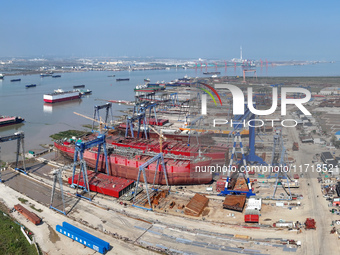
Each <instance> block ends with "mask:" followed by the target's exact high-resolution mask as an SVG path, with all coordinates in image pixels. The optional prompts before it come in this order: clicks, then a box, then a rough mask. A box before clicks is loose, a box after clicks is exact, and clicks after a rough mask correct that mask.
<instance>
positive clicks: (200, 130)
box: [0, 76, 340, 254]
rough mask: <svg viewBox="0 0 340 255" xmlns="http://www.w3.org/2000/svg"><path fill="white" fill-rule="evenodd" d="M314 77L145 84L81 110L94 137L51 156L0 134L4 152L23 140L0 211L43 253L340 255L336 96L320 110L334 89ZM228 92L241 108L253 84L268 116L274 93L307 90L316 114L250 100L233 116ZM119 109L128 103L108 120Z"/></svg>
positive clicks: (7, 172)
mask: <svg viewBox="0 0 340 255" xmlns="http://www.w3.org/2000/svg"><path fill="white" fill-rule="evenodd" d="M322 79H326V78H322ZM273 81H275V82H276V83H273ZM319 82H320V81H315V84H312V82H311V81H308V86H307V85H305V84H306V83H305V79H304V78H293V77H292V78H286V77H285V78H282V79H281V80H280V78H278V77H277V78H257V79H255V78H253V77H245V78H242V77H226V76H221V77H201V78H190V77H184V78H182V79H179V80H176V81H173V82H168V83H156V84H152V83H150V81H148V80H146V81H145V85H144V86H138V87H136V88H135V91H131V93H134V92H135V93H136V96H135V100H134V101H124V100H110V102H106V103H103V104H102V105H96V106H95V107H94V113H93V112H89V113H88V114H87V115H84V114H79V113H76V114H77V115H78V116H76V115H75V117H76V118H84V122H87V124H89V125H91V127H92V130H90V129H89V130H88V132H83V133H81V134H80V133H78V134H75V133H72V131H69V132H64V133H63V134H62V135H64V136H60V135H59V136H58V137H56V138H55V141H54V145H50V146H48V147H47V148H46V150H44V151H32V150H30V149H29V148H30V145H29V144H25V146H24V145H23V144H24V139H25V135H24V133H20V132H18V133H15V134H14V135H11V136H1V137H0V142H1V146H2V148H4V147H5V146H6V143H5V142H9V141H12V140H15V141H17V144H18V146H17V156H18V158H17V161H15V162H12V163H10V162H7V163H6V164H3V166H2V171H1V177H0V179H1V182H2V183H1V184H0V192H1V193H2V194H7V195H6V196H2V198H1V203H3V204H4V205H6V206H7V208H9V212H7V213H8V215H10V216H11V217H13V218H14V219H16V220H17V221H19V222H21V223H22V224H23V223H24V225H25V226H26V227H27V228H29V229H30V230H31V231H32V232H33V233H34V240H35V242H36V243H38V244H39V247H40V249H41V250H42V251H43V252H45V253H46V254H50V253H51V252H52V251H56V250H57V251H58V253H60V254H68V250H69V249H70V247H72V249H74V250H76V251H77V254H88V253H89V252H90V251H89V249H94V250H95V251H97V252H99V253H108V254H110V253H113V254H116V253H121V252H125V253H137V252H138V253H141V254H144V253H145V254H150V252H156V253H157V252H158V253H164V254H202V253H209V252H212V251H213V252H214V253H217V254H220V253H221V254H222V253H224V254H226V253H227V254H234V253H235V254H236V253H245V254H291V253H293V254H294V253H296V254H311V253H312V250H314V249H316V247H317V249H319V250H320V251H325V250H326V249H327V250H328V251H329V249H331V250H333V251H334V252H336V251H337V250H338V249H339V246H340V242H339V240H338V239H339V237H340V227H339V226H340V218H339V217H340V210H338V205H339V197H340V182H339V176H340V173H339V168H338V164H339V161H340V160H339V159H340V154H339V151H338V149H336V146H339V144H338V142H337V141H336V139H338V136H339V135H338V132H337V131H338V130H339V129H338V123H337V121H336V119H337V118H336V117H335V118H334V117H332V112H334V114H337V112H338V111H337V110H336V109H337V107H338V106H339V102H340V101H339V100H340V97H339V94H334V91H333V94H332V96H331V97H327V101H325V100H324V96H323V94H324V93H327V91H328V90H330V89H329V88H327V87H326V85H325V88H320V84H319ZM324 82H325V83H327V82H328V85H329V83H330V82H334V79H333V78H332V79H330V80H328V81H324ZM335 82H337V81H335ZM226 85H227V86H229V85H234V86H236V87H237V88H239V89H240V90H241V91H242V92H243V93H244V94H245V102H247V101H246V100H247V97H249V95H248V94H247V92H248V93H249V90H248V91H247V88H248V87H249V86H251V87H252V88H253V95H252V96H253V103H254V105H256V109H261V110H265V109H269V108H270V107H271V105H272V95H273V91H275V90H277V89H279V90H280V91H282V88H287V89H289V87H303V88H305V89H306V90H305V91H307V92H308V91H310V92H311V100H309V101H308V102H307V103H305V104H304V106H305V107H306V109H307V110H308V111H309V112H311V113H312V115H306V114H304V113H303V112H302V111H301V109H298V108H297V107H296V106H295V105H288V106H287V115H286V116H283V115H282V114H281V110H282V104H283V103H284V102H283V101H281V100H278V107H277V108H276V110H275V111H274V112H273V113H272V114H271V115H270V118H269V117H263V116H259V115H256V114H254V113H252V111H250V109H249V107H248V104H247V103H246V104H245V109H244V113H243V114H233V110H232V109H233V107H234V104H235V99H234V100H232V98H233V94H232V93H231V91H230V90H229V88H230V87H228V88H224V87H223V86H226ZM136 90H138V91H136ZM333 90H334V89H333ZM335 91H337V90H335ZM279 98H280V97H279ZM287 98H291V99H299V98H303V96H302V93H295V92H294V93H288V94H287ZM115 103H119V104H126V105H127V106H128V107H127V108H126V110H125V111H124V116H120V117H119V118H117V119H115V120H114V121H112V120H111V119H110V117H109V116H110V115H112V109H114V105H115ZM328 108H329V110H327V112H328V114H327V115H325V114H323V112H324V111H325V109H328ZM91 115H92V116H94V117H93V118H92V117H89V116H91ZM261 119H266V121H260V120H261ZM268 119H270V120H269V121H268ZM230 123H232V124H230ZM333 133H334V136H333V135H332V136H329V135H326V134H333ZM330 137H331V138H330ZM27 148H28V150H27ZM25 149H26V150H27V151H25ZM23 154H24V155H25V157H21V156H22V155H23ZM316 230H317V231H316ZM68 233H71V235H72V237H71V238H70V236H69V235H68ZM78 237H79V239H76V238H78ZM71 239H73V240H75V241H76V242H72V240H71ZM80 240H81V242H80ZM311 244H313V246H312V245H311ZM82 247H87V248H86V249H84V248H82ZM96 247H97V248H96ZM98 247H99V248H98ZM330 247H331V248H330ZM52 253H53V252H52ZM329 254H332V251H331V252H330V253H329Z"/></svg>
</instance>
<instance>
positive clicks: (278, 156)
mask: <svg viewBox="0 0 340 255" xmlns="http://www.w3.org/2000/svg"><path fill="white" fill-rule="evenodd" d="M285 156H286V148H285V146H284V144H283V139H282V130H277V131H276V134H275V135H274V145H273V151H272V158H271V163H270V164H271V166H272V167H273V170H274V171H275V172H276V180H275V184H274V192H273V196H272V199H277V197H276V196H275V194H276V191H277V187H278V186H279V184H280V185H281V187H282V188H283V190H284V191H285V192H286V194H287V196H288V200H291V199H292V193H291V191H290V179H289V177H288V175H287V164H286V160H285ZM269 178H271V172H270V173H269ZM282 179H286V182H287V185H288V191H287V190H286V188H285V187H284V184H283V183H282Z"/></svg>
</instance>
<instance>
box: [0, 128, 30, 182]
mask: <svg viewBox="0 0 340 255" xmlns="http://www.w3.org/2000/svg"><path fill="white" fill-rule="evenodd" d="M24 138H25V134H24V132H23V131H19V132H16V133H14V135H8V136H0V143H3V142H8V141H13V140H17V153H16V161H15V170H17V171H19V172H22V173H24V174H27V172H26V166H25V148H24ZM20 145H21V147H22V154H21V157H22V165H23V169H20V168H18V162H19V154H20ZM0 156H1V150H0ZM0 159H1V157H0ZM1 168H2V165H1V160H0V170H1ZM0 182H2V177H1V171H0Z"/></svg>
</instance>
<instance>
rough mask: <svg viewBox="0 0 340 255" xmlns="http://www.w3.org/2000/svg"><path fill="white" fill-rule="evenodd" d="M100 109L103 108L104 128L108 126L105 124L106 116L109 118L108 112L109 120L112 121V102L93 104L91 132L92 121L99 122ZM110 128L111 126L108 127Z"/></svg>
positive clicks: (106, 121)
mask: <svg viewBox="0 0 340 255" xmlns="http://www.w3.org/2000/svg"><path fill="white" fill-rule="evenodd" d="M101 109H105V119H104V124H105V126H104V128H106V129H107V128H109V127H108V126H107V123H108V118H109V114H110V113H111V121H112V115H113V114H112V103H106V104H104V105H95V106H94V114H93V122H92V132H93V130H94V123H95V122H99V123H101V121H102V120H101V116H100V114H99V111H100V110H101ZM110 128H112V127H110Z"/></svg>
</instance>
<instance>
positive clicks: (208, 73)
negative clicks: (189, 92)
mask: <svg viewBox="0 0 340 255" xmlns="http://www.w3.org/2000/svg"><path fill="white" fill-rule="evenodd" d="M203 74H205V75H210V74H221V72H203Z"/></svg>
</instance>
